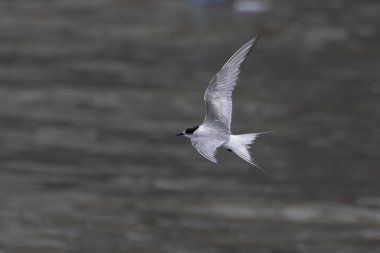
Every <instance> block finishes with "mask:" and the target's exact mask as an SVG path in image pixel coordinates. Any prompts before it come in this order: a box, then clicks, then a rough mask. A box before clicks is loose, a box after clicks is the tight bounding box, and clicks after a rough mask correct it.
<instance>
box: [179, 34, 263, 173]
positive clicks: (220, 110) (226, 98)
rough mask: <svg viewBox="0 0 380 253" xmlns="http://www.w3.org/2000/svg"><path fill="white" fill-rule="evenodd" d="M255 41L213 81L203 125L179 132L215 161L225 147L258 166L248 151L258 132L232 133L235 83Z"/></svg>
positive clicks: (248, 44) (240, 50)
mask: <svg viewBox="0 0 380 253" xmlns="http://www.w3.org/2000/svg"><path fill="white" fill-rule="evenodd" d="M256 41H257V39H252V40H250V41H248V42H247V43H246V44H245V45H244V46H242V47H241V48H240V49H239V50H238V51H237V52H236V53H235V54H234V55H233V56H232V57H231V58H230V59H229V60H228V61H227V63H226V64H225V65H224V66H223V67H222V68H221V70H220V71H219V72H218V73H217V74H216V75H215V76H214V77H213V79H212V80H211V82H210V84H209V86H208V88H207V90H206V92H205V94H204V100H205V107H206V116H205V119H204V122H203V124H201V125H200V126H196V127H192V128H187V129H186V130H185V131H183V132H182V133H180V134H178V135H181V136H185V137H188V138H189V139H190V140H191V143H192V145H193V146H194V148H195V149H196V150H197V151H198V152H199V153H200V154H201V155H203V156H204V157H205V158H207V159H209V160H210V161H212V162H215V163H217V160H216V158H215V154H216V150H217V148H219V147H223V148H225V149H227V150H229V151H231V152H233V153H235V154H236V155H238V156H239V157H240V158H242V159H243V160H245V161H247V162H249V163H251V164H252V165H255V166H256V167H258V166H257V165H256V164H255V163H254V162H253V161H252V159H251V155H250V153H249V148H250V145H251V144H252V143H253V141H254V140H255V139H256V137H257V135H258V134H257V133H250V134H241V135H233V134H231V117H232V99H231V96H232V91H233V89H234V87H235V86H236V82H237V79H238V75H239V73H240V65H241V64H242V63H243V61H244V60H245V58H246V57H247V55H248V54H249V52H250V51H251V49H252V47H253V45H254V44H255V42H256Z"/></svg>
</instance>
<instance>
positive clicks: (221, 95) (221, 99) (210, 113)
mask: <svg viewBox="0 0 380 253" xmlns="http://www.w3.org/2000/svg"><path fill="white" fill-rule="evenodd" d="M257 40H258V38H254V39H251V40H250V41H248V42H247V43H246V44H245V45H244V46H242V47H241V48H240V49H239V50H238V51H237V52H236V53H235V54H234V55H233V56H232V57H231V58H230V59H229V60H228V61H227V62H226V64H224V66H223V67H222V68H221V70H220V71H219V72H218V73H217V74H216V75H215V76H214V77H213V78H212V80H211V82H210V84H209V86H208V87H207V90H206V92H205V95H204V100H205V105H206V117H205V119H204V124H208V125H212V126H213V127H216V128H218V129H219V130H224V131H226V132H227V133H231V131H230V127H231V117H232V99H231V96H232V91H233V89H234V88H235V85H236V82H237V79H238V77H239V73H240V65H241V64H242V63H243V62H244V60H245V58H246V57H247V55H248V54H249V53H250V51H251V49H252V47H253V45H254V44H255V42H256V41H257Z"/></svg>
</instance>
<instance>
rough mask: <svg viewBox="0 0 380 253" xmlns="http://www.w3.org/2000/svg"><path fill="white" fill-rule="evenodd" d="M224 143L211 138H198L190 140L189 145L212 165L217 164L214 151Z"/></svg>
mask: <svg viewBox="0 0 380 253" xmlns="http://www.w3.org/2000/svg"><path fill="white" fill-rule="evenodd" d="M224 142H225V141H224V140H221V139H216V138H213V137H204V136H199V137H193V138H191V144H193V146H194V148H195V149H196V150H197V151H198V152H199V153H200V154H201V155H203V156H204V157H205V158H207V159H209V160H210V161H212V162H214V163H218V161H217V160H216V158H215V154H216V149H217V148H218V147H219V146H220V145H222V144H223V143H224Z"/></svg>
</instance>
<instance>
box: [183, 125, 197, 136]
mask: <svg viewBox="0 0 380 253" xmlns="http://www.w3.org/2000/svg"><path fill="white" fill-rule="evenodd" d="M198 128H199V126H195V127H191V128H187V129H186V130H185V134H193V133H194V132H195V131H196V130H197V129H198Z"/></svg>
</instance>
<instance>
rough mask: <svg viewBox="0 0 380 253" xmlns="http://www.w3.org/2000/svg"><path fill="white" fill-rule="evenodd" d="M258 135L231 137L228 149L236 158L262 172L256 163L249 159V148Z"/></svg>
mask: <svg viewBox="0 0 380 253" xmlns="http://www.w3.org/2000/svg"><path fill="white" fill-rule="evenodd" d="M258 135H260V133H250V134H239V135H231V138H230V141H229V142H228V144H227V145H228V147H229V148H230V149H231V151H232V152H234V153H235V154H236V155H237V156H239V157H240V158H241V159H243V160H244V161H246V162H249V163H250V164H252V165H253V166H255V167H257V168H259V169H260V170H263V169H262V168H260V166H258V165H257V164H256V163H254V162H253V160H252V158H251V154H250V152H249V149H250V148H251V144H253V143H254V141H255V139H256V138H257V136H258Z"/></svg>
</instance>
